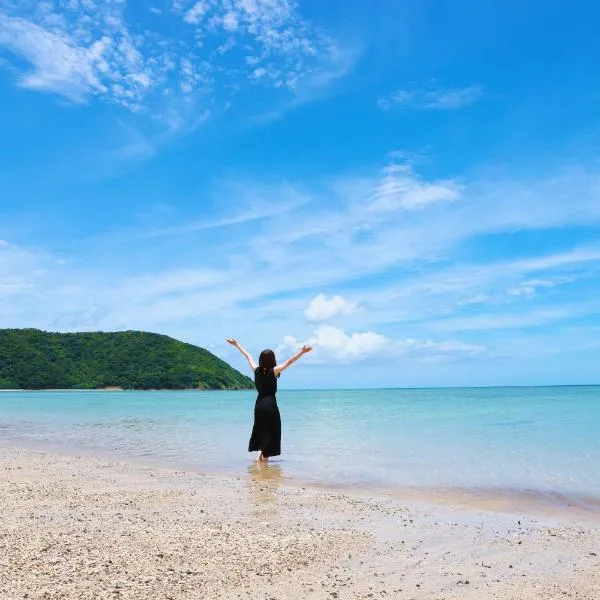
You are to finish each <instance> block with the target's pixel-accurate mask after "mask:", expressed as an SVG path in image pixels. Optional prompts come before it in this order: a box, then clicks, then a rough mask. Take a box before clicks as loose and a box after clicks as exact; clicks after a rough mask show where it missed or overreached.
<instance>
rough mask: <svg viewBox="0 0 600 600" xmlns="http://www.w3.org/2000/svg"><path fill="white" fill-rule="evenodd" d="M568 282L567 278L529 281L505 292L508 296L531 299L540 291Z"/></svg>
mask: <svg viewBox="0 0 600 600" xmlns="http://www.w3.org/2000/svg"><path fill="white" fill-rule="evenodd" d="M568 281H570V279H568V278H566V279H565V278H559V279H555V280H550V279H529V280H527V281H523V282H522V283H519V284H517V285H514V286H511V287H510V288H508V290H507V294H508V295H509V296H516V297H524V298H533V297H534V296H535V295H536V293H537V291H538V290H540V289H552V288H554V287H556V286H557V285H560V284H561V283H566V282H568Z"/></svg>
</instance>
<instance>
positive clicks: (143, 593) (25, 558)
mask: <svg viewBox="0 0 600 600" xmlns="http://www.w3.org/2000/svg"><path fill="white" fill-rule="evenodd" d="M0 459H1V466H0V470H1V473H2V477H1V478H0V502H1V506H2V510H1V511H0V598H2V599H11V600H12V599H13V598H15V599H16V598H52V599H53V598H68V599H71V598H73V599H84V598H85V599H101V598H122V599H125V598H135V599H138V598H139V599H145V598H150V599H162V598H165V599H168V598H170V599H172V600H180V599H200V598H207V599H212V598H232V599H236V598H244V599H245V598H252V599H253V600H254V599H263V598H264V599H270V598H276V599H277V600H286V599H296V598H297V599H305V598H306V599H317V598H323V599H332V598H338V599H359V598H360V599H365V598H402V599H404V598H405V599H407V600H408V599H414V600H421V599H431V600H434V599H435V600H450V599H458V598H460V599H466V600H470V599H472V600H475V599H477V600H481V599H488V598H490V599H491V598H497V599H507V600H508V599H510V600H513V599H515V600H519V599H523V600H524V599H536V600H538V599H541V600H544V599H555V598H556V599H558V598H561V599H563V598H575V599H579V600H584V599H585V600H598V599H600V591H599V590H600V517H599V516H598V515H599V511H598V510H597V506H595V505H594V503H593V502H591V503H589V502H587V501H586V500H585V499H583V500H582V501H581V502H572V501H571V500H569V499H561V498H554V497H552V496H548V497H545V498H543V499H542V501H540V498H539V497H538V496H537V495H535V494H530V493H522V494H521V495H519V494H512V493H511V494H504V495H502V494H491V493H489V492H483V491H479V492H472V491H471V492H467V491H456V490H454V491H446V492H444V491H437V492H436V494H434V495H433V496H430V497H426V495H424V494H423V493H422V491H418V490H404V491H402V490H397V491H395V493H394V494H385V493H383V492H382V491H375V490H368V489H361V490H352V489H350V488H344V489H335V488H323V487H315V486H308V485H305V486H304V485H301V484H297V483H292V482H287V481H286V480H285V478H284V477H283V473H282V470H281V468H280V467H279V466H278V465H272V466H269V467H266V468H264V467H263V468H258V467H254V466H251V467H248V470H247V471H245V472H244V473H241V474H240V476H239V478H224V477H219V476H207V475H202V474H199V473H193V472H187V471H174V470H166V469H158V468H154V467H145V466H141V465H138V464H132V463H117V462H108V461H103V460H97V459H92V458H89V457H76V456H63V455H56V454H49V453H44V452H41V451H32V450H21V449H0Z"/></svg>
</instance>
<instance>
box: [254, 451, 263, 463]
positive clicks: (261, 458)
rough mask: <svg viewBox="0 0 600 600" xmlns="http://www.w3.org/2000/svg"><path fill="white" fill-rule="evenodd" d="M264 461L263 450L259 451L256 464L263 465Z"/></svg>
mask: <svg viewBox="0 0 600 600" xmlns="http://www.w3.org/2000/svg"><path fill="white" fill-rule="evenodd" d="M262 461H263V455H262V450H259V451H258V455H257V457H256V462H257V463H261V462H262Z"/></svg>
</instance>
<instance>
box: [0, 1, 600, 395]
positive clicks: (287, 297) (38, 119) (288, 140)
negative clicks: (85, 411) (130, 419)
mask: <svg viewBox="0 0 600 600" xmlns="http://www.w3.org/2000/svg"><path fill="white" fill-rule="evenodd" d="M599 19H600V7H598V6H597V3H595V2H592V1H591V0H590V1H586V0H580V1H578V2H575V3H570V4H569V5H566V4H565V3H564V2H561V1H558V0H550V1H545V2H541V1H539V0H537V1H531V0H519V1H518V2H517V1H516V0H507V1H505V2H502V3H500V2H491V1H489V0H478V1H475V0H470V1H467V0H457V1H455V2H452V3H443V2H433V1H427V0H419V1H418V2H417V1H416V0H407V1H405V0H394V1H391V0H370V1H369V2H367V1H365V0H359V1H355V2H338V1H337V0H335V1H330V2H317V1H316V0H300V1H299V2H292V1H289V0H201V1H200V2H197V1H195V0H153V1H144V2H142V1H134V0H103V1H102V2H100V0H49V1H45V2H39V1H38V2H29V1H24V0H19V1H18V2H17V1H16V0H14V1H13V0H0V109H1V110H0V132H1V136H0V315H1V317H0V326H2V327H39V328H43V329H47V330H60V331H74V330H77V331H80V330H107V331H112V330H121V329H144V330H149V331H156V332H161V333H166V334H169V335H172V336H174V337H177V338H180V339H183V340H186V341H189V342H192V343H197V344H200V345H202V346H205V347H207V348H208V349H210V350H212V351H213V352H215V353H217V354H218V355H219V356H221V357H223V358H225V359H226V360H228V361H230V362H232V363H233V364H234V365H235V366H236V367H239V368H244V365H243V363H242V362H241V361H240V358H239V357H238V356H237V355H235V354H232V352H231V350H232V349H230V348H229V347H227V346H226V345H224V339H225V338H226V337H230V336H235V337H237V338H239V339H240V341H241V342H242V343H243V344H244V345H246V346H247V347H248V348H249V349H250V350H252V351H253V352H256V353H258V352H259V351H260V350H261V349H262V348H264V347H273V348H277V349H278V352H279V354H280V355H282V356H283V355H284V354H286V353H289V352H292V351H294V349H295V348H296V347H298V345H299V344H301V343H303V342H310V343H313V344H315V352H314V353H313V355H311V356H310V357H309V358H306V359H305V360H306V364H305V365H303V366H302V368H296V367H295V368H294V369H293V370H291V371H290V372H289V374H286V385H287V386H291V387H338V386H344V387H362V386H365V387H377V386H427V385H432V386H433V385H435V386H437V385H495V384H502V385H510V384H560V383H565V384H567V383H594V382H596V383H597V382H598V379H599V377H598V374H599V373H600V369H599V368H598V365H599V364H600V341H599V340H600V298H599V293H598V292H599V291H600V286H599V278H598V276H599V273H600V162H599V158H600V136H599V134H600V80H599V79H598V76H597V65H598V64H600V45H599V44H598V42H597V23H598V22H599Z"/></svg>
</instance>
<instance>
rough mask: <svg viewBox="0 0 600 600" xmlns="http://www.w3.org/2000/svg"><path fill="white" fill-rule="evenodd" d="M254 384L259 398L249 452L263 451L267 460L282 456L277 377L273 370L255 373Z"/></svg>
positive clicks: (259, 370)
mask: <svg viewBox="0 0 600 600" xmlns="http://www.w3.org/2000/svg"><path fill="white" fill-rule="evenodd" d="M254 383H255V385H256V390H257V391H258V398H257V399H256V404H255V406H254V427H253V428H252V437H251V438H250V443H249V444H248V452H256V451H257V450H261V451H262V453H263V456H264V457H265V458H267V457H269V456H279V455H280V454H281V416H280V414H279V407H278V406H277V400H276V398H275V395H276V394H277V377H276V376H275V374H274V373H273V369H269V370H268V371H267V372H266V373H263V372H262V370H261V369H260V368H257V369H256V371H254Z"/></svg>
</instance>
